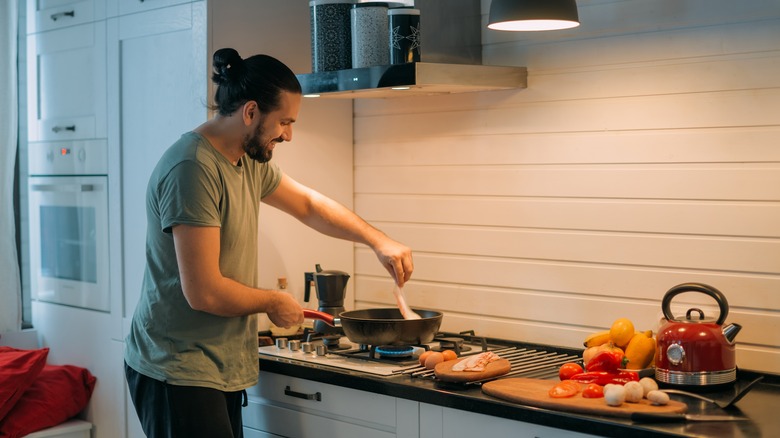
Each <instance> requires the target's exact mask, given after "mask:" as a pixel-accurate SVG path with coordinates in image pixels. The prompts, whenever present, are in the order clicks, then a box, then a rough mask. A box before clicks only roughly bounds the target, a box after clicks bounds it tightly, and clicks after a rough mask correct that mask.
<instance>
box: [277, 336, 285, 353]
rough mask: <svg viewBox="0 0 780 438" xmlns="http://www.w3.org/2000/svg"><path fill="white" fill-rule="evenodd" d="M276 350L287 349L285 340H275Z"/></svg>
mask: <svg viewBox="0 0 780 438" xmlns="http://www.w3.org/2000/svg"><path fill="white" fill-rule="evenodd" d="M276 348H278V349H280V350H284V349H285V348H287V338H276Z"/></svg>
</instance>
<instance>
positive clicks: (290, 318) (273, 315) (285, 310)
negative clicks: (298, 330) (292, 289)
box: [267, 291, 303, 328]
mask: <svg viewBox="0 0 780 438" xmlns="http://www.w3.org/2000/svg"><path fill="white" fill-rule="evenodd" d="M273 293H274V297H273V304H272V305H271V307H270V308H269V309H268V312H267V314H268V318H269V319H270V320H271V322H272V323H274V324H275V325H276V326H277V327H285V328H286V327H292V326H295V325H299V324H302V323H303V308H302V307H301V305H300V304H298V302H297V301H295V298H293V296H292V295H290V294H289V293H286V292H281V291H273Z"/></svg>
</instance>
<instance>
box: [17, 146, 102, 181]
mask: <svg viewBox="0 0 780 438" xmlns="http://www.w3.org/2000/svg"><path fill="white" fill-rule="evenodd" d="M27 163H28V167H27V168H28V170H29V174H30V175H36V176H37V175H107V174H108V145H107V142H106V140H105V139H97V140H77V141H56V142H33V143H30V144H29V145H28V151H27Z"/></svg>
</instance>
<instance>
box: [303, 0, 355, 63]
mask: <svg viewBox="0 0 780 438" xmlns="http://www.w3.org/2000/svg"><path fill="white" fill-rule="evenodd" d="M354 3H355V2H354V0H312V1H310V2H309V14H310V17H311V69H312V72H313V73H317V72H323V71H333V70H345V69H349V68H352V25H351V23H350V11H351V9H352V6H353V4H354Z"/></svg>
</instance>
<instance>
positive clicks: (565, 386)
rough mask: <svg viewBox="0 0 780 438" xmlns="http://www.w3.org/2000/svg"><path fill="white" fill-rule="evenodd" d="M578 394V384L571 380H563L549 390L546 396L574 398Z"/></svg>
mask: <svg viewBox="0 0 780 438" xmlns="http://www.w3.org/2000/svg"><path fill="white" fill-rule="evenodd" d="M578 392H580V384H579V383H577V382H574V381H572V380H564V381H562V382H561V383H558V384H557V385H555V386H553V387H552V388H550V391H549V392H548V394H549V395H550V397H552V398H566V397H574V396H575V395H577V393H578Z"/></svg>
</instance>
